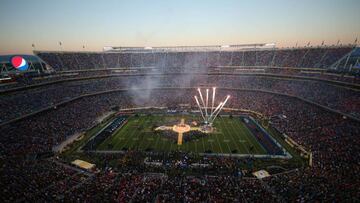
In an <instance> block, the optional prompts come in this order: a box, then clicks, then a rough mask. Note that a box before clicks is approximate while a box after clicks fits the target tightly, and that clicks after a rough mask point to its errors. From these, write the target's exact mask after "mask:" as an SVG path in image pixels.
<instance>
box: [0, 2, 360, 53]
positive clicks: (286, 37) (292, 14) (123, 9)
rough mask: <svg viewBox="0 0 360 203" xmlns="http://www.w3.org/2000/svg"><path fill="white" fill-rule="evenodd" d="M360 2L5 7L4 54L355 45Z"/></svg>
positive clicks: (0, 12) (0, 43) (1, 17)
mask: <svg viewBox="0 0 360 203" xmlns="http://www.w3.org/2000/svg"><path fill="white" fill-rule="evenodd" d="M359 19H360V1H359V0H316V1H315V0H301V1H299V0H271V1H270V0H248V1H245V0H181V1H175V0H163V1H160V0H127V1H125V0H104V1H100V0H61V1H60V0H58V1H55V0H0V27H1V28H0V29H1V32H0V54H14V53H17V54H29V53H32V47H31V44H33V43H34V44H35V46H36V47H35V49H37V50H60V47H59V44H58V42H59V41H61V42H62V43H63V47H62V49H63V50H79V51H81V50H83V48H82V46H83V45H85V50H87V51H101V50H102V47H103V46H108V45H109V46H174V45H217V44H242V43H262V42H276V43H277V45H278V46H279V47H287V46H294V45H295V44H296V43H297V42H298V44H299V45H305V44H307V43H308V42H309V41H310V42H311V44H313V45H317V44H321V42H322V41H323V40H325V43H326V44H334V43H336V42H337V41H338V40H341V43H353V42H354V40H355V38H357V37H358V38H360V22H359Z"/></svg>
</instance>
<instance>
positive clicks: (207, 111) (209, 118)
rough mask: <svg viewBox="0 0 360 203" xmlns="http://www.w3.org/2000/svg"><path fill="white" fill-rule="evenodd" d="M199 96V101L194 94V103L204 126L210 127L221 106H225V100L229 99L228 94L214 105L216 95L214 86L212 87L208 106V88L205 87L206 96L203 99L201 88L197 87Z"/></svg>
mask: <svg viewBox="0 0 360 203" xmlns="http://www.w3.org/2000/svg"><path fill="white" fill-rule="evenodd" d="M197 91H198V93H199V97H200V101H201V103H200V101H199V98H198V96H196V95H195V96H194V98H195V101H196V104H197V106H198V108H199V110H200V114H201V117H202V118H203V120H204V124H205V126H206V127H211V126H212V124H213V123H214V120H215V119H216V117H217V116H218V115H219V113H220V111H221V110H222V108H223V107H224V106H225V104H226V102H227V101H228V100H229V98H230V95H227V96H226V98H225V100H224V101H222V102H220V103H219V104H218V105H217V106H216V107H215V106H214V105H215V95H216V87H213V88H212V101H211V107H209V89H206V90H205V91H206V97H205V100H204V97H203V95H202V92H201V89H200V88H198V89H197Z"/></svg>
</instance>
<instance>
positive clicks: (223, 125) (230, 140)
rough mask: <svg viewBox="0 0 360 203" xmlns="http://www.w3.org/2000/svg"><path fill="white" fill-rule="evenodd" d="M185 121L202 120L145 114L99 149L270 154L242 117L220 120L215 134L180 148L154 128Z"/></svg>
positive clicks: (133, 119)
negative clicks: (171, 122)
mask: <svg viewBox="0 0 360 203" xmlns="http://www.w3.org/2000/svg"><path fill="white" fill-rule="evenodd" d="M181 118H184V119H185V123H187V124H190V123H189V122H190V121H191V120H192V121H193V120H196V119H199V118H198V117H197V116H193V115H141V116H131V117H129V118H128V122H127V123H126V124H125V125H124V126H122V127H121V128H119V129H118V130H117V131H115V132H114V134H113V135H112V136H110V137H108V138H107V139H106V140H105V141H104V142H103V143H101V144H100V145H99V146H98V148H97V150H113V151H117V150H124V149H137V150H145V151H156V152H169V151H172V150H182V151H186V152H195V153H204V152H211V153H224V154H230V153H236V154H266V150H265V149H264V148H263V146H262V145H260V143H259V142H258V141H257V140H256V138H255V137H254V136H253V135H252V133H251V132H250V130H249V129H248V128H247V127H246V126H245V124H244V123H243V121H242V120H241V119H240V118H239V117H233V118H230V117H218V118H217V120H216V121H215V123H214V127H215V129H216V130H215V131H214V132H213V133H210V134H208V135H206V137H202V138H199V139H194V140H190V141H188V142H184V143H183V144H182V145H177V143H176V142H174V141H173V140H170V139H168V138H166V137H163V136H161V135H159V134H156V133H154V131H153V128H154V126H157V125H159V124H161V123H164V125H165V124H166V123H169V121H173V122H176V121H179V122H180V120H181Z"/></svg>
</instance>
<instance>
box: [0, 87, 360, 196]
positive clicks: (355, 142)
mask: <svg viewBox="0 0 360 203" xmlns="http://www.w3.org/2000/svg"><path fill="white" fill-rule="evenodd" d="M138 93H141V92H135V93H134V92H133V93H129V92H114V93H106V94H102V95H94V96H90V97H86V98H82V99H78V100H76V101H73V102H70V103H68V104H64V105H61V106H58V107H56V109H52V110H49V111H46V112H43V113H40V114H38V115H36V116H33V117H30V118H26V119H24V120H20V121H17V122H15V123H11V124H7V125H5V126H2V130H1V136H0V152H1V159H2V162H1V163H5V164H2V169H1V170H2V173H1V179H2V181H1V183H3V184H5V185H8V186H7V187H2V188H4V189H2V191H1V192H2V193H6V194H7V195H6V196H4V197H5V198H6V199H7V200H11V199H14V198H17V199H19V198H18V196H17V194H18V193H21V194H25V196H26V194H27V193H33V192H35V190H34V191H33V189H32V187H33V186H34V187H35V186H36V188H41V189H37V190H36V192H39V191H43V189H45V188H46V185H47V184H46V182H45V183H44V182H43V181H42V179H41V178H36V177H37V176H36V173H37V171H38V170H39V169H38V167H41V165H42V166H43V167H44V168H45V169H46V168H52V169H53V170H57V166H56V167H55V166H49V165H48V164H43V163H39V165H37V164H35V165H34V164H29V165H26V160H32V159H39V157H41V156H42V155H43V154H46V153H51V150H52V147H53V146H55V145H58V144H59V143H61V142H62V141H64V140H65V139H67V138H68V137H69V136H71V135H73V134H75V133H78V132H83V131H85V130H87V129H89V128H91V127H92V126H94V125H95V124H96V120H97V119H96V118H97V117H99V116H101V115H103V114H105V113H106V112H109V111H111V109H112V107H113V106H117V105H118V106H121V107H135V106H175V104H185V103H190V105H191V106H195V103H194V101H192V96H191V95H194V94H195V90H182V91H179V90H178V89H172V90H171V89H170V90H164V89H163V90H155V89H154V90H152V92H151V97H149V98H147V99H142V100H140V101H137V100H136V99H137V96H138ZM227 94H230V95H232V97H231V100H229V103H228V105H229V106H230V107H233V108H241V109H250V110H253V111H256V112H259V113H261V114H263V115H264V116H266V117H268V118H272V119H271V122H272V125H273V126H274V127H275V128H277V129H278V130H279V131H280V132H281V133H285V134H286V135H288V136H289V137H291V138H292V139H294V140H295V141H296V142H298V143H299V144H301V145H303V146H305V147H306V148H307V149H308V150H309V151H311V152H312V153H313V160H314V161H313V166H312V167H311V168H304V169H302V168H301V169H299V170H298V171H296V172H294V173H288V174H286V175H284V176H282V175H279V176H274V177H271V178H269V179H263V181H262V182H261V181H259V180H249V181H242V180H241V181H239V180H238V179H237V176H236V175H234V174H236V171H238V170H239V166H241V164H239V162H238V161H236V160H234V159H231V158H230V159H227V158H216V157H215V158H211V159H203V160H202V161H200V163H201V164H205V165H207V164H209V163H211V164H210V165H211V167H210V168H207V169H206V170H205V171H206V172H205V171H202V173H205V174H206V173H212V175H215V177H214V178H209V177H206V176H201V177H198V178H191V177H188V176H185V177H183V178H182V179H181V181H180V182H179V184H180V185H177V188H178V190H179V191H180V192H179V194H177V195H176V194H168V193H167V192H166V191H167V190H169V189H167V190H166V187H165V186H164V187H163V188H161V189H160V188H159V185H161V184H160V182H161V183H163V182H164V181H165V182H166V181H167V182H169V181H171V180H172V178H169V179H168V180H167V179H164V178H154V177H148V176H145V177H144V176H143V173H144V172H146V171H147V170H150V172H154V171H152V170H151V169H148V168H147V167H145V166H143V165H141V164H139V163H141V162H139V161H141V160H142V159H141V157H142V156H141V155H140V158H135V157H136V155H131V159H133V160H132V162H130V163H132V164H125V165H122V166H121V167H120V168H121V170H120V171H119V173H121V174H124V173H130V174H132V175H135V179H136V176H139V175H140V176H141V177H140V180H139V185H138V186H137V185H135V186H134V187H135V190H134V191H135V192H134V193H133V195H131V197H130V196H126V195H125V196H122V195H121V193H122V191H123V190H119V188H121V187H122V184H120V183H121V180H122V175H121V177H119V175H111V174H99V175H97V176H98V177H96V178H95V179H93V180H92V181H89V182H85V183H84V184H83V186H79V187H77V188H75V189H74V190H71V191H72V192H71V193H66V194H65V197H58V195H60V194H59V192H57V193H56V191H57V189H54V188H53V189H51V190H49V192H48V193H49V194H48V193H46V194H47V195H46V196H40V197H39V198H41V199H43V198H45V199H46V198H51V197H53V195H55V196H56V197H57V198H65V199H69V200H77V201H82V200H81V199H89V201H95V200H97V199H98V200H100V199H101V198H104V199H112V198H114V200H115V201H116V200H117V199H119V198H125V199H124V201H127V199H126V198H131V199H132V200H134V201H135V200H138V201H143V202H146V201H150V200H149V199H146V198H150V199H152V200H153V199H154V198H158V199H159V201H160V200H163V201H166V200H167V199H169V201H170V200H171V199H174V198H177V197H179V196H180V197H181V198H182V199H183V200H184V201H186V202H194V201H197V200H204V199H206V200H208V201H212V200H214V201H215V200H218V201H220V200H221V199H222V200H223V201H227V200H228V201H231V200H234V201H236V200H237V199H239V198H240V199H247V200H248V201H257V200H259V199H260V198H263V197H266V198H268V199H269V201H272V200H271V198H275V200H278V199H279V198H280V200H281V199H285V200H289V201H291V200H293V201H314V200H327V201H337V200H359V199H358V196H357V195H358V192H359V191H358V188H359V183H358V182H357V181H354V180H358V179H359V178H360V177H359V174H360V173H359V172H360V171H359V166H358V160H359V158H360V157H359V153H358V152H359V151H360V149H359V146H360V140H359V138H358V135H359V134H360V127H359V123H358V122H357V121H353V120H351V119H349V118H346V117H343V116H341V115H339V114H336V113H333V112H329V111H326V110H324V109H323V108H320V107H318V106H314V105H312V104H310V103H306V102H304V101H302V100H299V99H296V98H292V97H288V96H282V95H274V94H271V93H266V92H258V91H234V90H223V91H221V92H219V93H218V97H224V96H225V95H227ZM275 115H283V116H275ZM129 153H131V152H129ZM184 156H185V155H184ZM186 156H188V155H186ZM178 159H179V156H172V157H167V158H166V159H165V160H164V164H163V166H164V167H167V169H166V168H165V169H161V170H160V171H162V172H164V173H165V174H166V171H167V170H172V169H171V168H176V165H175V164H170V166H172V167H170V169H169V164H166V163H165V162H168V161H169V160H170V161H171V160H172V161H171V163H178V161H179V160H178ZM183 159H184V158H181V160H183ZM10 160H12V161H10ZM137 160H138V161H137ZM134 161H135V162H134ZM33 165H34V166H33ZM24 166H25V168H24ZM26 166H27V167H26ZM179 167H180V166H179ZM60 168H61V167H60ZM240 168H241V167H240ZM59 170H61V171H60V174H62V173H65V174H67V173H66V170H64V169H59ZM134 171H135V172H134ZM136 171H137V172H136ZM156 171H159V170H156ZM54 173H56V171H55V172H54ZM32 174H34V175H32ZM40 174H41V173H40ZM220 174H226V175H227V176H230V177H229V179H227V177H226V176H225V177H220ZM27 175H28V176H30V177H33V176H34V177H35V178H33V179H32V180H26V179H25V178H24V177H25V176H27ZM15 176H16V177H17V178H19V181H12V182H10V180H12V179H14V178H16V177H15ZM50 176H51V177H49V178H47V179H46V180H47V181H53V180H54V179H56V177H57V176H56V175H50ZM65 176H70V177H72V174H69V175H65ZM44 177H47V176H44ZM5 178H6V179H8V180H9V181H3V179H5ZM23 178H24V180H26V181H27V182H31V184H23V183H24V182H21V180H22V179H23ZM6 179H5V180H6ZM60 179H63V178H60ZM65 179H66V178H65ZM75 179H76V178H75ZM223 179H224V180H223ZM232 179H234V181H235V183H232V181H233V180H232ZM66 180H67V179H66ZM142 180H151V181H150V182H153V183H154V184H151V183H148V182H147V181H145V182H146V183H144V181H142ZM176 180H177V179H176V178H174V181H176ZM38 181H39V182H38ZM222 181H223V182H227V184H228V185H226V184H224V183H223V182H222ZM70 182H72V181H70ZM75 182H76V181H75ZM130 182H133V181H130ZM135 183H136V181H134V184H135ZM39 184H40V185H39ZM124 184H125V183H124ZM126 184H130V186H129V187H132V183H126ZM126 184H125V186H124V187H126ZM169 184H178V183H177V182H174V183H169ZM201 184H203V185H204V187H200V186H199V185H201ZM232 184H235V185H236V187H234V188H233V187H232V186H234V185H232ZM319 184H320V186H319ZM37 185H39V186H37ZM60 185H64V184H62V183H61V184H60ZM66 185H72V184H71V183H69V184H66ZM84 185H85V186H84ZM225 186H226V187H229V189H227V190H222V189H221V187H225ZM9 187H10V188H9ZM63 187H64V189H63V190H61V186H59V187H58V188H59V190H61V191H65V190H67V187H66V186H63ZM110 188H111V190H110ZM139 188H140V189H139ZM230 188H232V189H230ZM98 190H99V191H98ZM127 190H128V189H127V188H126V189H124V191H127ZM132 190H133V189H132ZM233 190H235V191H233ZM283 190H286V191H289V192H288V193H286V194H283V193H282V192H281V191H283ZM26 191H28V192H26ZM96 191H98V192H96ZM101 191H103V192H102V193H101ZM109 191H112V192H109ZM210 191H211V192H210ZM216 191H217V192H216ZM229 191H230V192H229ZM231 191H233V192H231ZM238 191H239V193H237V192H238ZM54 192H55V193H54ZM60 193H61V192H60ZM99 193H101V194H99ZM123 193H125V194H127V195H128V194H131V193H127V192H123ZM149 193H151V194H157V193H159V194H160V195H159V196H158V197H157V196H154V195H150V196H149V195H148V194H149ZM227 193H231V194H227ZM237 194H240V195H241V196H236V195H237ZM14 195H15V196H14ZM172 195H175V196H172ZM94 196H96V197H94ZM73 198H75V199H73ZM181 198H180V199H181ZM275 200H274V201H275Z"/></svg>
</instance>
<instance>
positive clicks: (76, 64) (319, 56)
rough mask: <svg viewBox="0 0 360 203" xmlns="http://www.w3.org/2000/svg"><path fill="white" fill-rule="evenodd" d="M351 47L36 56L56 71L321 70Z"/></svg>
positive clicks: (68, 53) (86, 53) (67, 53)
mask: <svg viewBox="0 0 360 203" xmlns="http://www.w3.org/2000/svg"><path fill="white" fill-rule="evenodd" d="M352 48H353V47H351V46H339V47H304V48H293V49H279V50H278V49H274V50H260V49H258V50H256V49H255V50H245V51H242V50H240V51H206V52H148V53H102V52H84V53H81V52H39V53H37V55H38V56H39V57H40V58H42V59H43V60H44V61H46V62H47V63H48V64H49V65H50V66H52V67H53V68H54V69H56V70H58V71H65V70H84V69H105V68H119V67H152V66H156V67H186V66H188V67H191V68H196V67H211V66H275V67H302V68H325V67H329V66H330V65H332V64H333V63H335V62H336V61H337V60H339V59H340V58H341V57H342V56H344V55H345V54H346V53H349V52H350V51H351V49H352Z"/></svg>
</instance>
